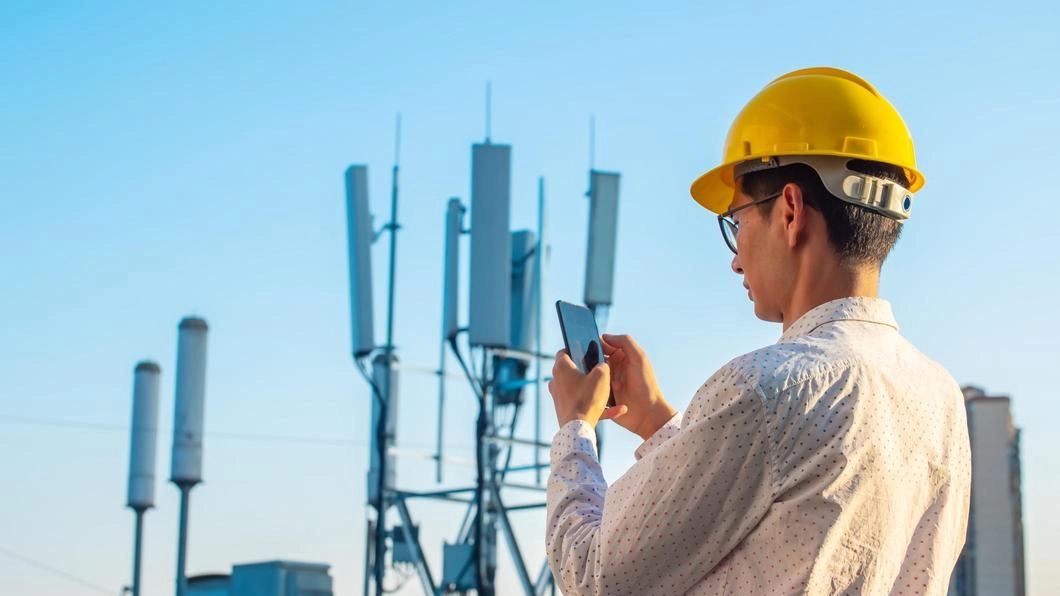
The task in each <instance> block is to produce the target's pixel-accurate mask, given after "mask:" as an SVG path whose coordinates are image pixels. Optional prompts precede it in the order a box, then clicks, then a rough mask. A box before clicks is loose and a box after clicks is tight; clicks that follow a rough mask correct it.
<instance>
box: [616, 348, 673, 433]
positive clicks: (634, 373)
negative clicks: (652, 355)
mask: <svg viewBox="0 0 1060 596" xmlns="http://www.w3.org/2000/svg"><path fill="white" fill-rule="evenodd" d="M602 339H603V344H604V354H605V355H607V363H608V365H609V366H610V373H611V374H610V378H611V387H612V389H613V390H614V392H615V403H617V404H619V406H617V407H622V406H625V407H626V408H627V411H625V412H624V413H621V414H616V415H614V416H612V417H613V418H614V419H615V422H617V423H619V424H620V425H622V426H623V427H625V428H627V429H629V430H630V431H632V432H634V433H636V434H637V435H640V437H641V438H642V439H644V440H645V441H647V440H648V439H649V438H651V436H652V435H653V434H655V431H657V430H659V429H660V428H662V426H663V425H664V424H666V422H667V421H668V420H670V418H673V415H674V414H676V413H677V410H675V409H674V408H673V406H671V405H670V404H669V403H667V401H666V398H664V397H663V394H662V391H660V390H659V383H658V382H657V381H656V380H655V371H654V370H653V369H652V367H651V362H650V361H649V360H648V355H647V354H645V353H644V350H643V349H641V347H640V346H639V345H637V342H636V341H634V340H633V338H632V337H631V336H629V335H608V334H606V333H605V334H604V336H603V338H602ZM612 409H614V408H612Z"/></svg>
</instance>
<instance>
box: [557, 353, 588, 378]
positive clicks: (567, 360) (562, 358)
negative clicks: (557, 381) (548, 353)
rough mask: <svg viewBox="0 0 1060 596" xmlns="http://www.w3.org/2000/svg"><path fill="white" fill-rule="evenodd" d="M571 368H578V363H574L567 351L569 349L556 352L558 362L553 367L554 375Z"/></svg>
mask: <svg viewBox="0 0 1060 596" xmlns="http://www.w3.org/2000/svg"><path fill="white" fill-rule="evenodd" d="M569 369H573V370H578V365H576V364H574V361H573V360H571V357H570V354H568V353H567V350H560V351H558V352H556V364H555V365H553V367H552V374H553V376H555V374H556V373H557V372H559V371H562V370H569ZM579 372H581V371H579Z"/></svg>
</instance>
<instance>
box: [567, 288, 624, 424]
mask: <svg viewBox="0 0 1060 596" xmlns="http://www.w3.org/2000/svg"><path fill="white" fill-rule="evenodd" d="M556 314H557V315H559V330H560V331H561V332H562V333H563V344H564V345H565V346H566V347H567V352H568V353H569V354H570V357H571V360H574V364H575V365H577V367H578V370H580V371H582V374H589V371H590V370H592V369H593V367H594V366H596V365H597V364H601V363H603V361H604V347H603V344H601V343H600V330H599V329H597V327H596V317H594V316H593V311H591V310H589V309H588V308H586V307H584V306H581V305H579V304H571V303H570V302H564V301H562V300H557V301H556ZM614 405H615V392H614V390H611V394H610V396H609V397H608V398H607V407H609V408H610V407H613V406H614Z"/></svg>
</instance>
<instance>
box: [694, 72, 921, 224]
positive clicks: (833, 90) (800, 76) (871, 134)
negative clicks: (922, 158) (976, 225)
mask: <svg viewBox="0 0 1060 596" xmlns="http://www.w3.org/2000/svg"><path fill="white" fill-rule="evenodd" d="M796 155H798V156H834V157H842V158H848V159H867V160H872V161H878V162H882V163H886V164H891V165H894V166H898V167H900V168H903V169H904V170H905V174H906V177H908V178H909V182H910V185H909V188H908V190H909V191H910V192H916V191H917V190H919V189H920V188H921V187H922V186H924V175H923V174H921V173H920V171H919V170H917V168H916V157H915V156H914V154H913V139H912V137H910V135H909V129H908V128H907V127H906V125H905V122H904V121H903V120H902V116H901V115H899V114H898V110H896V109H894V106H892V105H891V103H890V102H889V101H887V99H886V98H885V97H883V96H882V95H880V93H879V92H878V91H876V88H875V87H873V86H872V85H871V84H869V82H868V81H866V80H865V79H862V78H861V77H858V76H857V75H855V74H853V73H850V72H847V71H845V70H840V69H838V68H827V67H818V68H804V69H802V70H796V71H794V72H789V73H788V74H786V75H783V76H781V77H780V78H778V79H776V80H774V81H773V82H771V83H769V84H768V85H766V86H765V88H764V89H762V91H760V92H759V93H758V95H756V96H754V97H753V98H752V99H751V101H749V102H748V103H747V105H746V106H744V108H743V110H742V111H741V112H740V113H739V115H737V116H736V120H734V121H733V123H732V126H731V127H730V128H729V136H728V138H727V139H726V140H725V157H724V161H723V163H722V165H720V166H718V167H716V168H714V169H713V170H710V171H709V172H707V173H706V174H703V175H702V176H700V177H699V178H697V179H696V181H695V182H693V183H692V188H691V193H692V198H694V199H695V200H696V201H697V202H698V203H699V204H700V205H703V206H704V207H706V208H707V209H709V210H711V211H713V212H714V213H723V212H724V211H725V210H726V209H728V208H729V205H730V204H731V203H732V195H733V190H734V188H735V181H734V176H733V170H734V168H735V166H737V165H738V164H742V163H745V162H748V161H762V162H768V161H769V160H770V159H771V158H775V157H782V156H796ZM839 161H841V162H842V160H839Z"/></svg>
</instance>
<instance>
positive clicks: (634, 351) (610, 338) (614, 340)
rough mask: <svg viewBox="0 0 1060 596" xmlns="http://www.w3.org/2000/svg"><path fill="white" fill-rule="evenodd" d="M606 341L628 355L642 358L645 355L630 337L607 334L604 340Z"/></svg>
mask: <svg viewBox="0 0 1060 596" xmlns="http://www.w3.org/2000/svg"><path fill="white" fill-rule="evenodd" d="M602 339H603V340H604V341H606V342H607V343H609V344H611V345H612V346H614V347H615V348H618V349H620V350H625V351H626V353H627V355H629V356H632V357H635V358H640V355H641V354H643V353H644V351H643V350H641V348H640V346H639V345H638V344H637V342H636V341H635V340H634V339H633V337H632V336H630V335H611V334H609V333H605V334H604V336H603V338H602Z"/></svg>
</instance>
